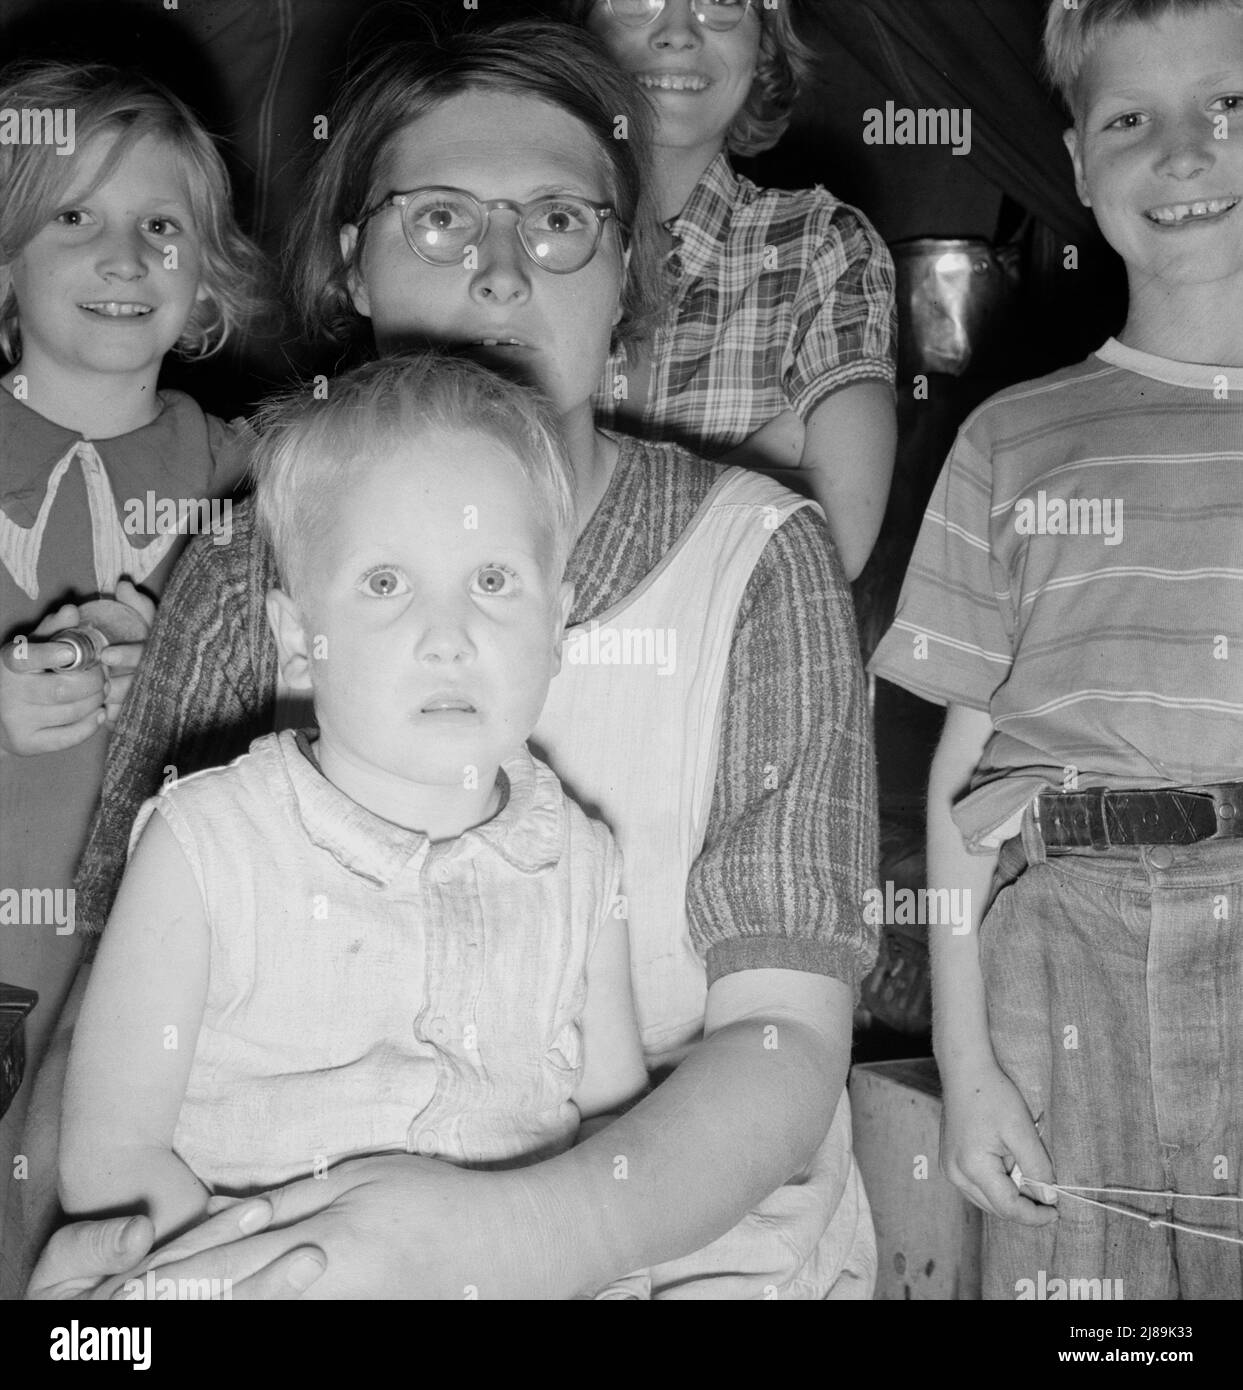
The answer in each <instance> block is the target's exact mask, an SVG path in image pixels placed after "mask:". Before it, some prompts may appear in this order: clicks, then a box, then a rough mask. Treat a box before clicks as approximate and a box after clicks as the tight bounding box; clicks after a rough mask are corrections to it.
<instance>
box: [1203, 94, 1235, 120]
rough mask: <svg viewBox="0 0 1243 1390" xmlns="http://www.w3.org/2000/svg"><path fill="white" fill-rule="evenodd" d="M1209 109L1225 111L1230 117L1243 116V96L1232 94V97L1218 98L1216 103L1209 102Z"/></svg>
mask: <svg viewBox="0 0 1243 1390" xmlns="http://www.w3.org/2000/svg"><path fill="white" fill-rule="evenodd" d="M1209 109H1210V110H1213V111H1224V112H1225V113H1226V114H1227V115H1228V116H1238V115H1240V114H1243V96H1241V95H1240V94H1239V93H1237V92H1232V93H1231V94H1230V96H1227V97H1218V98H1217V99H1216V100H1215V101H1210V102H1209Z"/></svg>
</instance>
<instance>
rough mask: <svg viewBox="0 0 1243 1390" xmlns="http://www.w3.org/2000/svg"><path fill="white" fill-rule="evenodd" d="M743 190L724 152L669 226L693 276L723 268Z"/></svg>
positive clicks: (685, 266) (715, 160)
mask: <svg viewBox="0 0 1243 1390" xmlns="http://www.w3.org/2000/svg"><path fill="white" fill-rule="evenodd" d="M742 189H743V183H742V179H740V178H739V176H738V175H737V174H736V173H734V170H733V167H732V166H731V165H730V162H729V155H728V154H727V153H726V151H725V150H722V151H721V152H720V154H718V155H717V156H716V158H715V159H714V160H713V161H712V163H711V164H709V165H708V167H707V168H706V169H705V170H704V171H703V174H702V175H701V176H700V179H699V182H698V183H697V184H696V185H695V187H694V190H693V191H692V193H691V196H690V197H689V198H688V199H687V202H686V206H685V207H684V208H683V209H682V211H681V212H679V213H678V214H677V215H676V216H675V217H671V218H670V219H669V220H668V222H666V223H665V227H666V228H667V230H669V231H671V232H672V233H673V235H674V237H675V238H677V240H678V242H679V244H680V249H681V257H682V265H683V268H684V269H685V270H687V271H689V272H690V273H691V274H694V275H701V274H703V273H704V272H705V271H706V270H708V269H709V268H710V267H711V266H713V265H719V264H720V260H721V246H722V244H723V243H724V241H725V238H726V236H727V235H728V233H729V223H730V217H731V215H732V213H733V210H734V204H735V203H736V202H737V201H738V199H739V197H740V196H741V194H742Z"/></svg>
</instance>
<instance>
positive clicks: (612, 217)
mask: <svg viewBox="0 0 1243 1390" xmlns="http://www.w3.org/2000/svg"><path fill="white" fill-rule="evenodd" d="M747 2H748V4H749V3H750V0H747ZM416 193H455V194H457V195H458V196H460V197H463V198H469V199H470V201H471V202H472V203H474V205H475V206H476V207H477V208H478V209H479V212H480V214H481V218H482V222H483V230H482V232H481V233H480V236H479V240H478V242H475V243H469V242H468V243H467V244H468V245H482V244H483V241H484V238H485V237H486V236H487V235H488V229H489V228H490V227H491V225H492V213H493V211H494V210H500V211H502V212H512V213H515V214H516V215H517V218H518V220H517V222H516V223H515V224H514V230H515V231H516V232H517V233H518V245H519V246H521V247H522V253H523V255H524V256H526V258H527V260H529V261H530V262H531V263H532V264H533V265H536V266H538V267H539V268H540V270H542V271H545V272H546V273H547V274H549V275H577V274H578V272H579V271H580V270H585V269H586V268H587V267H588V266H589V265H590V264H591V262H592V261H593V260H595V258H596V252H597V251H599V249H600V242H601V241H602V240H603V238H604V228H605V224H606V223H608V222H609V221H613V222H616V223H617V233H618V236H619V237H620V238H621V240H622V246H623V249H624V247H625V245H626V243H627V242H628V241H629V240H630V228H629V227H627V225H626V224H625V223H624V222H623V221H622V220H621V214H620V213H619V212H618V211H617V209H616V208H615V207H614V206H613V204H612V203H595V202H592V200H591V199H590V198H580V197H579V195H578V194H577V193H549V194H546V195H545V196H544V197H542V198H533V199H532V200H531V201H530V202H529V203H519V202H517V201H516V200H515V199H513V198H488V199H484V198H476V197H475V195H474V194H473V193H470V192H468V191H467V190H466V189H465V188H454V187H453V186H452V185H451V184H447V183H429V184H424V185H422V186H421V187H419V188H409V189H407V190H406V191H405V192H392V193H386V194H385V195H384V197H383V198H381V199H380V201H379V202H378V203H376V204H375V205H374V206H373V207H371V208H369V209H368V210H367V211H365V212H364V213H363V214H362V215H361V216H360V217H359V219H358V221H357V223H356V224H355V225H356V226H357V227H358V230H359V232H361V231H362V229H363V228H364V227H365V226H366V225H367V223H368V222H370V221H371V219H372V218H373V217H374V216H375V215H376V214H377V213H380V212H383V211H384V209H385V208H387V207H395V208H398V209H400V211H401V234H402V236H403V237H405V239H406V245H407V246H408V247H409V248H410V249H411V251H413V252H414V254H415V255H416V256H417V257H418V258H419V260H421V261H422V262H423V264H424V265H434V266H439V267H441V268H442V269H447V268H448V267H449V266H453V265H458V264H460V261H459V258H457V257H454V259H453V260H449V261H434V260H432V259H431V257H430V256H427V255H425V254H424V252H422V251H420V250H419V248H418V247H417V246H416V245H415V244H414V242H413V241H411V239H410V233H409V232H408V231H407V230H406V204H407V203H408V201H409V200H410V199H411V198H413V197H414V195H415V194H416ZM568 201H573V202H575V203H581V204H582V205H583V206H584V207H586V208H590V209H591V211H592V212H593V213H594V214H595V218H596V236H595V240H594V241H593V242H592V243H591V254H590V255H589V256H588V257H587V259H586V260H585V261H584V262H583V263H582V265H576V266H575V267H574V268H573V269H572V270H557V269H555V268H554V267H553V266H550V265H546V264H545V263H544V262H543V261H541V260H540V259H539V257H538V256H536V254H535V252H534V251H532V250H531V248H530V247H529V246H528V245H527V239H526V237H525V236H524V235H523V231H522V219H523V218H524V217H525V216H526V215H527V213H528V212H529V211H530V209H531V208H535V207H538V206H539V205H540V204H541V203H557V202H562V203H563V202H568Z"/></svg>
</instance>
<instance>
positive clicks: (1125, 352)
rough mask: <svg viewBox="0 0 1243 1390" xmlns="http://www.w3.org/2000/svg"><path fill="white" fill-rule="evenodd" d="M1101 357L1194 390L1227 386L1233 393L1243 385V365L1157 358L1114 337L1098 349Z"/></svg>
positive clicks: (1111, 364) (1113, 365)
mask: <svg viewBox="0 0 1243 1390" xmlns="http://www.w3.org/2000/svg"><path fill="white" fill-rule="evenodd" d="M1096 355H1097V357H1099V358H1101V359H1102V360H1103V361H1105V362H1108V363H1109V365H1110V366H1111V367H1122V368H1123V369H1124V370H1126V371H1128V372H1136V373H1137V374H1138V375H1140V376H1146V377H1151V378H1152V379H1153V380H1154V381H1162V382H1164V383H1165V384H1166V385H1167V386H1188V387H1191V388H1192V389H1193V390H1200V391H1220V390H1221V388H1222V387H1223V385H1224V386H1225V387H1226V389H1227V390H1228V391H1230V392H1231V393H1232V394H1233V393H1234V392H1236V391H1238V390H1239V389H1240V387H1243V367H1211V366H1204V365H1202V364H1201V363H1198V362H1176V361H1174V360H1173V359H1172V358H1169V357H1155V356H1154V355H1153V354H1152V353H1151V352H1141V351H1140V350H1139V349H1138V348H1133V347H1127V346H1126V344H1125V343H1120V342H1119V341H1118V340H1117V338H1110V339H1108V340H1107V341H1106V342H1105V343H1104V344H1102V346H1101V347H1099V348H1097V350H1096Z"/></svg>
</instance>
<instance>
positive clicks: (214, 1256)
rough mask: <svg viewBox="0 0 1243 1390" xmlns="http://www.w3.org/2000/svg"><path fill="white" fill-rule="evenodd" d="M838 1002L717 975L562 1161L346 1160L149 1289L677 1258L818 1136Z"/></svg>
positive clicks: (835, 1077) (260, 1286) (361, 1292)
mask: <svg viewBox="0 0 1243 1390" xmlns="http://www.w3.org/2000/svg"><path fill="white" fill-rule="evenodd" d="M851 1005H852V995H851V990H850V988H849V987H848V986H847V985H845V984H843V983H842V982H841V981H839V980H833V979H829V978H827V977H825V976H820V975H811V974H807V973H805V972H800V971H788V970H757V971H747V972H740V973H738V974H734V975H730V976H727V977H726V978H724V979H722V980H719V981H717V983H715V984H714V985H712V986H711V988H710V989H709V991H708V1017H707V1021H706V1027H707V1028H708V1030H709V1036H707V1037H706V1038H705V1039H704V1041H703V1042H702V1043H701V1044H700V1045H699V1046H698V1047H696V1048H695V1049H694V1050H693V1051H692V1053H691V1055H690V1056H689V1057H688V1058H687V1059H686V1061H685V1062H683V1063H682V1065H681V1066H680V1067H678V1068H677V1070H676V1071H675V1072H674V1073H673V1074H672V1075H671V1076H670V1077H669V1078H668V1080H667V1081H665V1082H664V1084H663V1085H661V1086H660V1087H658V1088H657V1089H656V1090H655V1091H654V1092H652V1094H651V1095H649V1096H647V1097H646V1098H645V1099H644V1100H642V1101H641V1102H640V1103H639V1104H638V1105H636V1106H635V1107H634V1109H632V1110H630V1111H628V1112H627V1113H626V1114H625V1115H623V1116H621V1117H620V1118H619V1119H618V1120H616V1121H615V1122H614V1123H613V1124H611V1125H610V1126H609V1127H608V1128H607V1129H606V1130H603V1131H601V1132H600V1133H598V1134H596V1135H593V1136H592V1137H591V1138H590V1139H588V1140H586V1141H585V1142H584V1143H582V1144H580V1145H579V1146H578V1147H577V1148H574V1149H571V1150H570V1151H568V1152H567V1153H564V1154H560V1155H558V1157H556V1158H554V1159H551V1160H549V1161H548V1162H545V1163H541V1164H537V1165H535V1166H533V1167H529V1168H520V1169H513V1170H509V1171H506V1172H496V1173H493V1172H478V1171H472V1170H469V1169H462V1168H456V1167H454V1166H452V1165H450V1164H446V1163H439V1162H437V1161H436V1160H434V1159H423V1158H417V1157H413V1156H409V1155H404V1154H400V1155H392V1156H390V1155H386V1156H382V1157H378V1158H361V1159H354V1160H350V1161H347V1162H345V1163H341V1164H337V1165H336V1166H335V1167H333V1168H332V1169H331V1170H330V1171H329V1172H328V1174H327V1175H326V1177H324V1178H323V1179H316V1178H307V1179H303V1180H302V1181H300V1182H296V1183H291V1184H290V1185H289V1186H288V1187H284V1188H280V1189H278V1190H277V1191H275V1192H273V1193H269V1194H268V1200H269V1201H270V1203H271V1205H272V1207H273V1209H274V1216H273V1223H275V1224H279V1226H280V1229H278V1230H271V1229H269V1230H266V1231H263V1232H261V1233H259V1234H257V1235H253V1236H246V1237H243V1238H242V1239H240V1240H239V1239H238V1227H237V1222H238V1217H237V1209H235V1208H234V1209H230V1210H228V1211H225V1212H221V1213H219V1214H218V1215H216V1216H214V1217H212V1218H210V1219H209V1220H208V1221H206V1222H204V1223H203V1224H202V1225H200V1226H198V1227H196V1228H195V1229H194V1230H192V1231H189V1232H187V1233H186V1234H185V1235H184V1236H182V1237H180V1238H178V1239H177V1240H175V1241H173V1242H172V1243H171V1245H169V1246H168V1247H166V1249H165V1250H164V1251H163V1252H161V1255H160V1272H161V1276H162V1277H168V1278H195V1279H202V1278H217V1279H230V1280H231V1281H232V1283H233V1289H232V1293H233V1297H234V1299H246V1298H250V1297H255V1298H268V1297H277V1296H284V1297H292V1296H296V1295H295V1294H294V1292H293V1291H292V1288H291V1286H290V1285H289V1284H287V1283H283V1282H280V1281H283V1280H285V1279H287V1277H288V1275H287V1271H288V1270H289V1269H291V1268H295V1269H296V1268H300V1266H301V1265H302V1264H305V1265H306V1266H307V1275H308V1276H313V1275H314V1274H315V1273H316V1272H317V1267H316V1266H314V1265H313V1263H312V1261H313V1259H314V1257H315V1254H316V1252H321V1251H322V1252H323V1255H324V1257H325V1259H326V1264H327V1268H326V1269H325V1272H324V1274H323V1276H322V1277H321V1278H319V1279H317V1280H316V1281H315V1282H314V1283H313V1284H312V1285H311V1287H310V1288H309V1290H308V1292H307V1295H306V1296H307V1297H309V1298H323V1299H339V1298H365V1297H372V1298H376V1297H378V1298H394V1297H396V1298H407V1299H409V1298H442V1299H460V1298H463V1297H472V1298H475V1297H477V1298H553V1299H565V1298H571V1297H573V1296H574V1295H575V1294H578V1293H581V1292H583V1291H585V1290H590V1289H596V1288H600V1287H602V1286H603V1285H605V1284H607V1283H609V1282H610V1281H612V1280H614V1279H617V1278H620V1277H621V1276H623V1275H625V1274H628V1273H630V1272H631V1271H632V1270H635V1269H639V1268H644V1267H646V1266H648V1265H652V1264H659V1263H661V1262H663V1261H665V1260H670V1259H674V1258H676V1257H678V1256H680V1255H686V1254H689V1253H691V1252H692V1251H694V1250H697V1249H699V1248H701V1247H702V1246H704V1245H706V1244H708V1243H709V1242H710V1241H711V1240H713V1239H715V1238H716V1237H717V1236H719V1235H722V1234H723V1233H724V1232H725V1231H727V1230H729V1228H730V1227H731V1226H733V1225H735V1224H736V1223H737V1222H738V1220H739V1219H740V1218H741V1217H742V1216H743V1214H744V1213H745V1212H746V1211H747V1210H748V1209H749V1208H750V1207H752V1206H754V1205H755V1204H756V1203H757V1202H758V1201H760V1200H761V1199H762V1198H763V1197H765V1196H767V1195H768V1194H769V1193H770V1192H772V1191H773V1190H774V1189H775V1188H777V1187H778V1186H780V1185H781V1184H782V1183H783V1182H785V1181H786V1180H787V1179H788V1178H790V1177H791V1176H792V1175H793V1174H795V1173H797V1172H798V1171H799V1169H800V1168H801V1167H802V1166H803V1165H804V1164H805V1163H806V1162H807V1160H808V1158H809V1157H810V1156H811V1154H812V1153H813V1152H814V1151H815V1148H816V1146H817V1145H818V1144H819V1143H820V1141H821V1140H822V1139H823V1137H824V1134H825V1133H826V1132H827V1129H828V1125H829V1121H830V1119H831V1117H832V1114H833V1109H834V1107H835V1105H836V1103H837V1099H838V1097H839V1095H840V1093H841V1087H842V1084H843V1083H844V1080H845V1075H846V1067H847V1063H848V1060H849V1052H850V1019H851ZM773 1030H775V1032H774V1031H773ZM774 1039H775V1041H776V1044H777V1045H776V1046H773V1041H774ZM618 1155H621V1156H623V1157H625V1159H626V1163H625V1165H624V1167H620V1166H619V1165H618V1164H617V1163H616V1161H615V1160H616V1158H617V1156H618ZM623 1174H624V1176H623ZM76 1229H77V1230H78V1232H79V1239H78V1245H79V1246H85V1244H86V1235H87V1228H86V1227H85V1226H82V1227H79V1228H76ZM62 1236H64V1233H62ZM299 1251H301V1252H303V1253H301V1254H297V1253H295V1252H299ZM308 1252H309V1253H308ZM62 1253H63V1252H58V1254H62ZM72 1258H73V1257H70V1258H69V1260H68V1261H66V1259H64V1258H61V1259H59V1260H58V1261H57V1264H58V1265H59V1267H58V1268H57V1269H56V1270H55V1274H56V1277H57V1279H58V1281H71V1280H72V1278H73V1276H74V1274H75V1273H77V1271H72V1270H70V1269H69V1268H68V1267H67V1264H68V1263H71V1262H72ZM45 1264H46V1262H45ZM252 1276H257V1277H256V1278H255V1279H254V1282H253V1283H247V1282H246V1281H248V1280H249V1279H251V1277H252ZM50 1278H51V1276H50V1275H45V1282H47V1281H50ZM116 1282H117V1284H118V1285H119V1282H120V1281H116Z"/></svg>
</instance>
